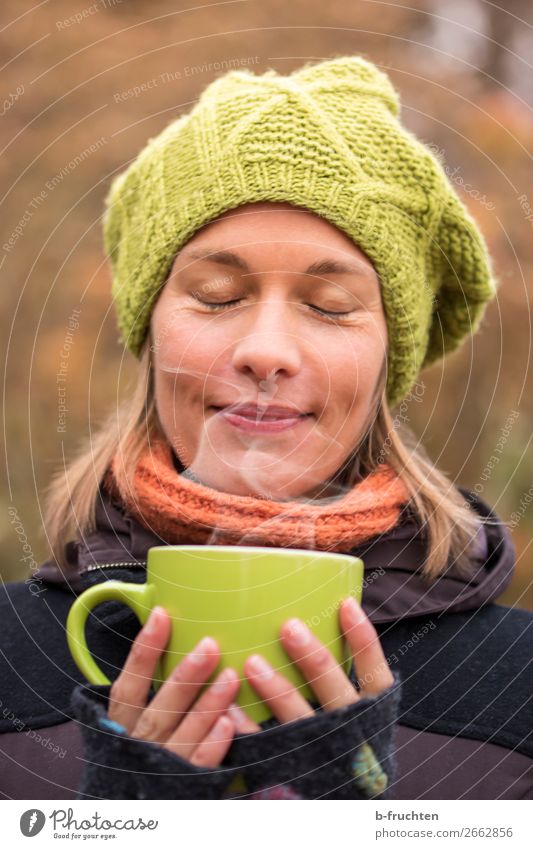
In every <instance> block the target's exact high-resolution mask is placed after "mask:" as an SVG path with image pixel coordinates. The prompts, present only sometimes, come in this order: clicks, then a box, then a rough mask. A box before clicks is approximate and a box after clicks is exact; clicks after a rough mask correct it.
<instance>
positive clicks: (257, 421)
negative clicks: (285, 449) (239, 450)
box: [211, 407, 312, 434]
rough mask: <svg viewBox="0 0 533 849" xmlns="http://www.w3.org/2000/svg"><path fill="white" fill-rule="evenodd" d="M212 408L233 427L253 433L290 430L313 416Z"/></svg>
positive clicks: (310, 414)
mask: <svg viewBox="0 0 533 849" xmlns="http://www.w3.org/2000/svg"><path fill="white" fill-rule="evenodd" d="M211 409H213V410H214V411H215V412H216V413H218V414H219V415H220V416H221V418H222V419H223V420H224V421H225V422H227V423H228V424H230V425H232V426H233V427H236V428H238V429H239V430H244V431H248V432H252V433H272V434H275V433H279V432H280V431H284V430H288V429H289V428H291V427H295V426H296V425H298V424H301V423H302V422H304V421H306V420H307V419H309V418H310V417H311V416H312V413H303V414H294V415H291V414H290V413H288V414H287V415H286V416H281V415H279V414H278V415H276V416H273V415H272V414H270V415H266V414H264V415H262V416H260V417H257V415H254V414H251V413H250V414H244V413H239V412H237V411H235V410H233V411H232V410H228V409H226V408H225V407H212V408H211Z"/></svg>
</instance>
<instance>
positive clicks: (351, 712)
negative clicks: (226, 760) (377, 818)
mask: <svg viewBox="0 0 533 849" xmlns="http://www.w3.org/2000/svg"><path fill="white" fill-rule="evenodd" d="M393 676H394V682H393V684H391V686H390V687H389V688H387V689H386V690H384V691H383V692H381V693H380V694H379V695H377V696H375V697H364V698H361V699H360V700H359V701H357V702H355V703H353V704H351V705H347V706H346V707H342V708H337V709H336V710H331V711H328V710H324V709H323V708H322V707H319V708H318V709H317V711H316V713H315V715H314V716H311V717H306V718H305V719H300V720H296V721H294V722H288V723H281V724H280V723H278V722H277V721H275V722H274V721H273V720H272V719H270V720H267V721H266V722H265V723H263V724H262V730H261V731H257V732H255V733H252V734H244V735H238V736H237V737H236V738H235V740H234V742H233V757H232V763H234V764H237V765H238V766H239V768H240V770H241V773H242V777H243V781H244V785H245V787H246V790H247V793H248V794H249V795H248V798H250V797H251V798H271V799H273V798H302V799H387V798H391V790H390V788H391V785H392V783H393V779H394V773H395V760H394V753H393V733H394V728H395V725H396V721H397V716H398V709H399V703H400V696H401V681H400V676H399V673H398V672H393ZM273 722H274V724H273Z"/></svg>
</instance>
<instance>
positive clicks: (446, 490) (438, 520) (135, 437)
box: [44, 334, 486, 579]
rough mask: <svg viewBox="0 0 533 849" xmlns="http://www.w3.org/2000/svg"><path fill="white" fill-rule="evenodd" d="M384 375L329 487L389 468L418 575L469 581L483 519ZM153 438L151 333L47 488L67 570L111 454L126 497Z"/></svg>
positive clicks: (159, 434) (156, 431)
mask: <svg viewBox="0 0 533 849" xmlns="http://www.w3.org/2000/svg"><path fill="white" fill-rule="evenodd" d="M385 365H386V362H384V366H385ZM384 377H385V369H384V368H383V369H382V373H381V376H380V380H379V381H378V384H377V391H376V394H375V399H374V405H373V408H372V410H371V415H370V416H369V419H368V423H367V427H366V428H365V429H364V432H363V435H362V437H361V438H360V440H359V443H358V445H357V446H356V448H355V449H354V450H353V451H352V453H351V454H350V456H349V457H348V459H347V460H346V461H345V462H344V463H343V466H342V469H341V470H340V472H337V473H336V475H335V478H334V481H335V483H338V484H339V485H340V486H341V487H343V488H344V489H346V488H348V487H352V486H353V485H354V484H355V483H356V482H357V481H358V480H361V479H362V478H363V477H364V476H365V475H366V474H368V473H369V472H371V471H372V470H373V469H375V468H376V467H377V465H378V463H381V462H387V463H389V464H390V465H391V466H392V467H393V468H394V469H395V471H396V472H397V474H398V475H399V476H400V477H401V478H402V480H403V482H404V483H405V486H406V488H407V491H408V493H409V499H410V500H409V502H408V505H407V507H406V512H410V513H411V514H412V516H414V517H415V519H416V520H417V522H418V524H419V526H420V528H421V530H422V533H423V537H424V539H425V541H426V559H425V562H424V565H423V568H422V574H423V575H424V576H426V577H427V578H428V579H435V578H437V577H438V576H439V575H441V574H442V573H443V572H444V571H445V570H446V568H447V566H448V564H449V562H450V560H451V561H452V562H453V563H454V565H455V568H456V569H457V570H458V571H459V572H460V573H461V574H464V575H468V574H469V573H470V571H471V563H470V559H469V550H468V549H469V546H470V544H471V542H472V539H473V538H474V536H475V535H476V533H477V531H478V528H479V526H480V524H481V522H482V519H481V517H480V516H479V515H478V514H477V513H476V512H475V511H474V510H473V509H472V508H471V507H470V506H469V504H468V502H467V501H466V500H465V498H464V497H463V495H462V494H461V493H460V492H459V490H458V489H457V488H456V487H455V486H454V485H453V483H452V482H451V481H450V480H449V479H448V478H447V477H446V475H445V474H443V473H442V472H441V471H439V470H438V469H437V468H436V467H435V466H434V464H433V463H432V462H431V460H430V459H429V458H428V457H427V456H426V454H425V452H424V450H423V448H422V447H421V446H420V445H419V444H417V441H416V439H414V437H413V434H412V433H411V432H410V431H406V429H405V426H404V425H403V424H402V421H401V417H398V416H397V417H396V418H393V416H392V415H391V412H390V410H389V407H388V404H387V401H386V396H385V389H384V386H385V379H384ZM415 391H416V393H417V394H418V391H417V389H415ZM408 397H409V396H408ZM404 403H406V402H405V401H404V402H402V404H404ZM400 409H401V408H400ZM400 431H403V432H404V436H402V435H401V434H400ZM157 438H163V439H164V438H165V436H164V433H163V431H162V428H161V425H160V423H159V419H158V415H157V409H156V404H155V393H154V380H153V368H152V362H151V349H150V334H149V335H148V337H147V340H146V342H145V344H144V347H143V350H142V353H141V358H140V364H139V379H138V381H137V383H136V386H135V390H134V392H133V393H132V395H131V397H130V398H128V399H127V400H126V401H125V402H123V403H122V405H121V406H120V407H119V408H118V411H114V412H113V413H112V414H110V415H109V416H108V418H107V420H105V421H104V423H103V424H102V425H101V427H100V428H99V429H98V430H97V432H96V435H94V434H91V436H90V437H88V438H86V440H85V441H84V442H83V444H82V445H81V446H80V448H79V449H78V451H77V456H76V457H75V458H74V459H73V460H72V461H71V462H70V464H69V465H67V467H66V468H64V469H60V470H58V471H57V472H56V473H55V474H54V476H53V477H52V479H51V481H50V483H49V485H48V487H47V488H46V490H45V493H44V500H45V509H44V533H45V535H46V538H47V541H48V544H49V546H50V550H51V554H52V557H53V558H54V559H55V561H56V562H57V563H58V564H59V565H60V566H61V568H62V569H64V570H67V571H68V569H69V568H70V569H72V566H69V563H68V561H67V559H66V554H65V543H66V542H67V541H69V540H71V539H73V538H75V537H76V538H83V536H84V535H85V534H86V533H87V532H89V531H91V530H92V529H94V526H95V507H96V501H97V497H98V490H99V486H100V483H101V481H102V478H103V476H104V474H105V472H106V470H107V469H108V466H109V465H110V463H111V460H112V458H113V456H114V455H115V453H116V452H118V454H119V456H120V457H121V462H120V463H119V464H118V467H119V468H118V471H117V474H116V482H117V485H118V489H119V491H120V493H124V494H125V493H127V492H129V493H131V492H132V491H133V489H134V487H133V474H134V471H135V466H136V464H137V460H138V458H139V457H140V455H141V454H142V453H143V452H144V451H145V450H147V449H148V448H149V446H150V444H151V443H152V442H153V440H154V439H157ZM484 521H486V520H484Z"/></svg>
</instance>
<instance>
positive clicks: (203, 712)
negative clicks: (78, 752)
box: [108, 607, 240, 767]
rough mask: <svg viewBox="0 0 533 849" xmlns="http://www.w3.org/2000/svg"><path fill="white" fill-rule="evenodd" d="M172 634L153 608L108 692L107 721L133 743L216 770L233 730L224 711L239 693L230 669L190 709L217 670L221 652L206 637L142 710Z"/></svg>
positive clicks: (164, 617) (166, 618)
mask: <svg viewBox="0 0 533 849" xmlns="http://www.w3.org/2000/svg"><path fill="white" fill-rule="evenodd" d="M170 630H171V623H170V617H169V615H168V613H167V612H166V611H165V610H164V609H163V608H162V607H154V609H153V610H152V613H151V615H150V618H149V619H148V621H147V623H146V625H145V626H144V627H143V628H142V629H141V630H140V632H139V634H138V635H137V637H136V639H135V640H134V642H133V643H132V647H131V649H130V652H129V654H128V657H127V658H126V662H125V664H124V667H123V669H122V671H121V673H120V675H119V676H118V678H117V679H116V680H115V681H114V683H113V684H112V686H111V691H110V697H109V710H108V717H109V719H111V720H113V721H114V722H118V723H120V724H121V725H122V726H123V727H124V729H125V730H126V732H127V733H128V734H129V735H130V736H131V737H136V738H138V739H141V740H148V741H150V742H152V743H158V744H159V745H161V746H162V747H163V748H164V749H168V750H169V751H171V752H173V753H174V754H175V755H180V756H181V757H183V758H185V759H186V760H188V761H190V762H191V763H192V764H195V765H196V766H203V767H217V766H220V764H221V762H222V761H223V760H224V757H225V755H226V752H227V751H228V749H229V747H230V745H231V742H232V740H233V736H234V733H235V726H234V723H233V722H232V720H231V719H230V717H229V716H228V715H227V713H226V711H227V708H228V707H229V705H230V703H231V702H232V700H233V699H234V698H235V697H236V694H237V692H238V690H239V687H240V680H239V676H238V674H237V672H236V671H235V670H234V669H230V668H228V669H225V670H223V671H222V673H221V674H220V675H219V676H218V677H217V679H216V680H215V681H214V682H213V684H211V685H210V686H209V687H208V688H207V689H206V690H205V691H204V692H203V693H202V695H201V696H200V698H199V699H198V701H196V702H195V703H194V704H193V702H194V700H195V698H196V695H197V693H198V691H199V690H200V689H201V688H202V686H203V685H204V684H205V683H206V681H207V680H208V678H209V677H210V675H211V674H212V673H213V671H214V670H215V669H216V667H217V665H218V663H219V660H220V650H219V647H218V644H217V642H216V640H214V639H213V638H212V637H206V638H205V641H204V640H202V641H201V642H200V643H198V645H197V646H196V647H195V650H196V651H197V653H196V654H195V653H194V652H195V650H193V652H191V653H189V654H188V655H187V656H186V657H185V658H184V659H183V660H182V661H181V663H180V664H178V666H176V668H175V669H174V671H173V672H172V674H171V676H170V678H168V679H167V680H166V681H165V683H164V684H163V685H162V686H161V687H160V688H159V690H158V691H157V693H156V694H155V696H154V697H153V699H152V700H151V702H150V704H149V705H148V706H146V701H147V697H148V694H149V691H150V686H151V683H152V679H153V677H154V674H155V669H156V664H157V661H158V658H159V656H160V654H161V653H162V652H163V650H164V648H165V646H166V644H167V642H168V639H169V636H170Z"/></svg>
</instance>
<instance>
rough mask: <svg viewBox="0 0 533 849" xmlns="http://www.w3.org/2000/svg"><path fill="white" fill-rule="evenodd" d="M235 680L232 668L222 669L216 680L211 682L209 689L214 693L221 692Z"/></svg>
mask: <svg viewBox="0 0 533 849" xmlns="http://www.w3.org/2000/svg"><path fill="white" fill-rule="evenodd" d="M234 681H235V672H234V670H233V669H224V670H223V671H222V672H221V673H220V675H219V676H218V678H217V680H216V681H215V682H214V683H213V684H212V686H211V689H212V690H213V692H214V693H223V692H224V691H225V690H226V688H227V687H228V685H229V684H231V683H233V682H234Z"/></svg>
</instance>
